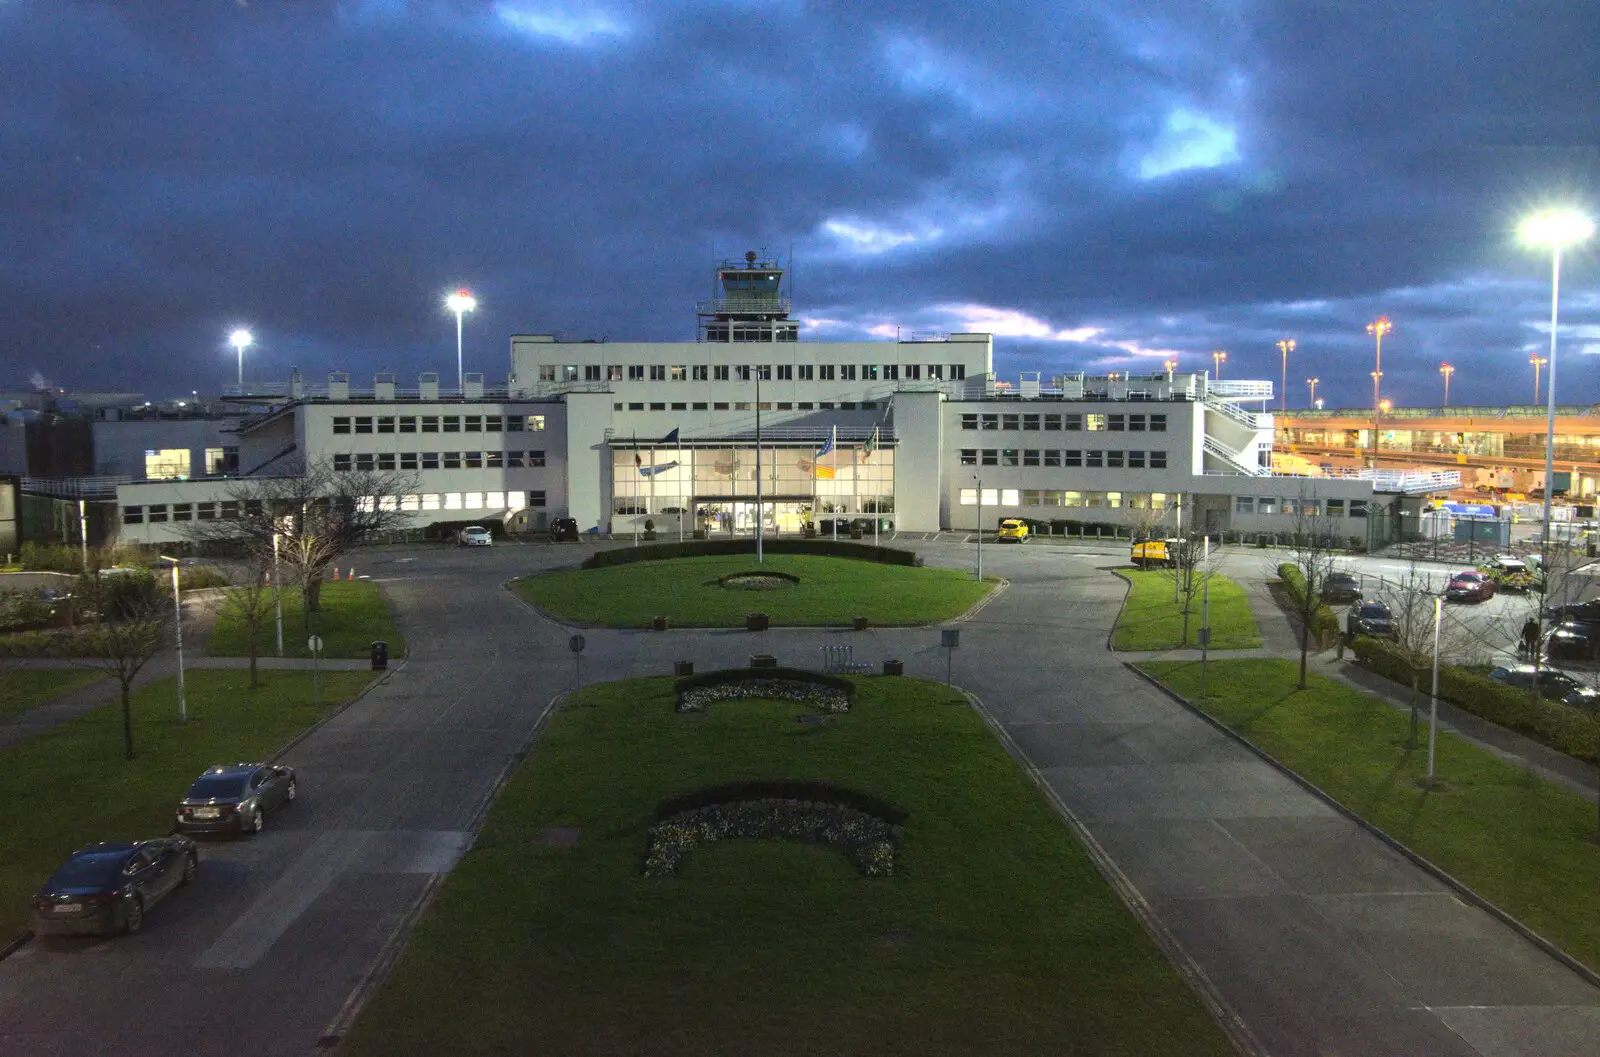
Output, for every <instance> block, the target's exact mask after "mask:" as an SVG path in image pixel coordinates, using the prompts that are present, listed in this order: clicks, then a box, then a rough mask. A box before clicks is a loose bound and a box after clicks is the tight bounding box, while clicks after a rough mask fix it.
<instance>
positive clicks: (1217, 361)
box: [1211, 349, 1228, 382]
mask: <svg viewBox="0 0 1600 1057" xmlns="http://www.w3.org/2000/svg"><path fill="white" fill-rule="evenodd" d="M1211 362H1212V363H1213V364H1214V365H1215V366H1216V370H1217V381H1219V382H1220V381H1222V365H1223V364H1225V363H1227V362H1228V354H1227V353H1226V352H1224V351H1222V350H1221V349H1218V350H1217V351H1215V352H1213V353H1212V354H1211Z"/></svg>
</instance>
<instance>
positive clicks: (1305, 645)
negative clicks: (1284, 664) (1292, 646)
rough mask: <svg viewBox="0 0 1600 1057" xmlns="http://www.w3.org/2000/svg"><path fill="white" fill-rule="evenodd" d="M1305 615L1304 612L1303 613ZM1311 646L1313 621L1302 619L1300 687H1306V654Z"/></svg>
mask: <svg viewBox="0 0 1600 1057" xmlns="http://www.w3.org/2000/svg"><path fill="white" fill-rule="evenodd" d="M1302 616H1304V614H1302ZM1310 647H1311V621H1310V620H1309V619H1302V620H1301V621H1300V689H1302V690H1304V689H1305V688H1306V654H1307V653H1308V652H1309V651H1310Z"/></svg>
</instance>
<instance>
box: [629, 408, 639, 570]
mask: <svg viewBox="0 0 1600 1057" xmlns="http://www.w3.org/2000/svg"><path fill="white" fill-rule="evenodd" d="M628 511H629V514H628V520H629V521H632V522H633V545H634V546H635V547H637V546H638V545H639V430H638V428H637V427H635V429H634V431H633V495H632V496H631V497H629V500H628Z"/></svg>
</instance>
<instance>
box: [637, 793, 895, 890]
mask: <svg viewBox="0 0 1600 1057" xmlns="http://www.w3.org/2000/svg"><path fill="white" fill-rule="evenodd" d="M902 832H903V831H902V829H901V827H900V826H898V825H896V824H894V823H892V822H890V821H888V820H887V819H884V818H880V817H878V816H877V815H874V814H870V813H868V812H866V811H862V810H860V809H858V808H854V807H850V806H847V805H845V804H837V803H832V802H829V801H825V800H820V801H819V800H797V799H789V798H777V797H764V798H760V799H753V800H732V801H725V802H720V803H712V804H706V805H703V806H701V807H696V808H690V809H688V810H685V811H681V812H679V813H677V814H675V815H672V816H669V817H668V818H664V819H662V820H660V821H658V822H657V823H655V825H653V826H651V827H650V844H649V847H648V849H647V850H646V852H645V860H644V873H645V876H646V877H671V876H673V875H675V874H676V873H677V872H678V863H679V862H680V861H681V860H682V859H683V856H684V855H685V854H686V853H687V852H691V851H693V850H694V849H695V848H697V847H699V846H700V845H702V844H710V843H711V842H713V841H719V840H733V839H738V838H749V839H756V840H761V839H773V838H778V839H782V840H800V841H806V842H808V843H811V844H828V845H833V846H836V847H839V848H842V849H844V850H845V851H846V852H847V853H848V854H849V855H850V857H851V858H852V859H853V860H854V861H855V864H856V867H857V869H859V870H860V871H861V874H862V876H864V877H891V876H893V875H894V856H895V851H896V849H898V847H899V844H900V836H901V834H902Z"/></svg>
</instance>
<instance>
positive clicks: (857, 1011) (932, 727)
mask: <svg viewBox="0 0 1600 1057" xmlns="http://www.w3.org/2000/svg"><path fill="white" fill-rule="evenodd" d="M857 687H858V689H857V695H856V700H855V704H854V706H853V708H852V710H851V711H850V712H849V713H846V714H842V715H837V716H834V717H832V718H831V719H830V720H829V722H828V723H827V724H825V725H819V726H809V725H802V724H800V723H798V722H796V719H797V717H798V716H799V715H800V714H802V713H803V712H806V711H807V710H806V709H804V708H803V707H802V706H799V705H797V704H792V703H778V702H766V701H760V702H758V701H723V702H716V703H713V704H712V705H711V706H710V708H709V709H708V710H707V711H706V712H705V713H703V714H699V715H678V714H676V713H675V712H674V711H673V700H674V699H673V692H672V681H671V680H669V679H645V680H635V681H631V682H623V683H609V684H601V685H599V686H594V687H589V688H587V689H585V690H584V691H583V692H582V694H581V695H579V696H578V697H577V698H575V699H574V701H573V702H571V703H570V704H569V706H568V707H567V709H566V710H565V711H563V712H561V713H559V714H557V715H556V716H555V717H554V719H553V721H552V723H551V725H550V727H549V729H548V730H547V731H546V732H545V733H544V734H543V735H542V737H541V738H540V741H539V743H538V745H537V747H536V748H535V749H534V751H533V753H532V754H531V756H530V758H529V760H528V761H527V763H525V764H524V765H523V767H522V768H521V770H520V771H519V772H518V773H517V774H516V775H515V776H514V777H513V778H512V780H511V782H510V783H509V784H508V786H507V788H506V789H505V791H504V793H503V795H502V796H501V798H500V800H499V802H498V803H497V804H496V805H495V807H494V809H493V812H492V813H491V815H490V817H489V819H488V822H487V824H486V826H485V828H484V830H483V832H482V834H481V835H480V836H479V838H478V840H477V842H476V844H475V845H474V847H473V848H472V849H471V850H470V851H469V852H468V854H467V855H466V857H465V858H464V859H463V861H462V862H461V864H460V865H459V866H458V867H457V868H456V870H455V871H454V872H453V873H451V874H450V876H449V878H448V879H447V880H446V881H445V883H444V885H443V887H442V888H441V890H440V892H439V895H438V898H437V901H436V902H435V903H434V905H433V907H432V909H431V911H430V912H429V914H428V915H427V916H426V917H425V918H424V920H423V921H422V922H421V923H420V925H419V927H418V929H417V931H416V933H415V935H414V936H413V937H412V939H411V942H410V944H409V946H408V948H407V950H406V952H405V955H404V956H403V958H402V959H401V960H400V962H399V963H398V964H397V966H396V968H395V970H394V972H393V973H392V974H391V975H390V977H389V979H388V980H387V982H386V983H385V984H384V986H383V988H382V990H381V991H380V992H379V993H378V994H377V995H376V996H375V998H374V1000H373V1001H372V1002H371V1003H370V1004H369V1005H368V1006H367V1008H366V1010H365V1012H364V1013H363V1015H362V1017H361V1019H360V1021H359V1022H358V1024H357V1025H356V1030H355V1032H354V1033H353V1035H352V1037H351V1038H350V1039H348V1040H347V1041H346V1043H345V1045H344V1046H343V1048H342V1049H341V1052H342V1053H345V1054H347V1055H350V1057H363V1055H378V1054H382V1055H385V1057H390V1055H409V1054H417V1055H424V1054H426V1055H430V1057H431V1055H433V1054H440V1053H455V1054H464V1053H473V1054H523V1053H532V1052H535V1051H537V1052H540V1053H560V1054H606V1055H610V1054H624V1053H649V1054H653V1055H676V1054H683V1055H700V1054H712V1053H717V1054H764V1055H765V1054H845V1053H848V1054H866V1053H873V1054H891V1053H893V1054H917V1055H939V1054H956V1053H962V1054H967V1053H1016V1054H1022V1053H1077V1054H1126V1055H1130V1057H1131V1055H1135V1054H1139V1055H1149V1054H1185V1055H1193V1054H1223V1053H1227V1052H1230V1051H1229V1050H1228V1048H1227V1046H1226V1045H1225V1043H1224V1041H1223V1037H1222V1035H1221V1033H1220V1031H1219V1029H1218V1028H1217V1027H1216V1026H1215V1025H1214V1023H1213V1022H1212V1021H1211V1020H1210V1019H1209V1017H1208V1015H1207V1014H1206V1013H1205V1011H1204V1009H1203V1007H1202V1006H1201V1005H1200V1003H1199V1002H1198V1000H1197V999H1196V998H1195V997H1194V996H1193V994H1192V993H1191V992H1190V991H1189V990H1188V989H1187V987H1186V985H1184V984H1183V983H1182V982H1181V980H1180V978H1179V977H1178V975H1177V973H1176V971H1175V970H1174V969H1173V968H1172V966H1171V964H1170V963H1168V962H1167V961H1166V960H1165V958H1164V957H1163V956H1162V955H1161V954H1160V953H1159V952H1158V950H1157V949H1156V948H1155V947H1154V945H1153V944H1152V943H1151V941H1150V940H1149V938H1148V937H1147V936H1146V935H1145V933H1144V932H1143V930H1142V929H1141V927H1140V926H1139V925H1138V924H1137V923H1136V922H1135V921H1134V919H1133V918H1132V917H1131V916H1130V915H1129V914H1128V912H1127V910H1126V908H1124V907H1123V906H1122V904H1121V903H1120V902H1119V901H1118V899H1117V898H1116V896H1115V895H1114V894H1113V893H1112V891H1111V889H1110V888H1109V887H1108V886H1107V885H1106V884H1105V882H1104V881H1103V880H1102V879H1101V877H1100V876H1099V874H1098V873H1097V872H1096V871H1095V868H1094V866H1093V865H1092V864H1091V863H1090V861H1089V859H1088V857H1087V855H1086V854H1085V853H1084V852H1083V851H1082V849H1081V848H1080V847H1079V846H1078V845H1077V843H1076V842H1075V841H1074V840H1073V839H1072V837H1071V836H1070V834H1069V831H1068V830H1067V829H1066V827H1065V825H1064V824H1063V823H1062V821H1061V820H1060V818H1059V817H1058V816H1057V815H1056V814H1055V813H1054V811H1053V810H1052V809H1051V808H1050V807H1049V806H1048V804H1047V803H1046V801H1045V800H1044V798H1043V797H1042V796H1040V795H1039V793H1038V792H1037V790H1036V789H1035V788H1034V787H1033V785H1032V783H1030V782H1029V781H1028V779H1027V778H1026V776H1025V775H1024V774H1023V773H1022V772H1021V771H1020V770H1019V769H1018V768H1017V767H1016V765H1015V764H1014V763H1013V762H1012V761H1011V759H1010V758H1009V757H1008V756H1007V755H1006V754H1005V752H1004V750H1003V749H1002V748H1001V746H1000V744H999V743H998V742H997V741H996V740H995V739H994V737H993V736H992V735H991V734H990V732H989V731H988V729H987V728H986V727H985V726H984V724H983V721H982V720H981V719H980V718H979V717H978V716H977V715H976V714H975V713H973V712H972V710H971V709H970V708H969V707H968V706H967V704H966V703H965V701H963V700H962V699H961V698H960V697H958V696H956V695H953V694H951V693H950V692H949V691H947V690H946V689H945V688H944V687H942V686H939V685H937V684H933V683H925V682H921V681H916V680H910V679H883V678H868V679H862V680H859V681H857ZM772 777H782V778H788V779H805V780H818V781H829V782H835V783H838V784H841V785H846V786H849V787H851V788H853V789H857V790H860V791H862V792H865V793H868V794H871V795H873V796H876V797H879V798H881V799H883V800H886V801H888V802H889V803H891V804H893V805H895V806H896V807H898V808H899V809H901V810H904V811H906V812H908V819H907V821H906V825H905V836H904V839H903V842H902V844H901V847H900V851H899V854H898V858H897V861H896V865H895V876H893V877H891V878H865V877H862V876H860V875H859V874H858V873H857V872H856V868H855V866H854V864H853V863H852V862H851V861H850V860H849V859H848V858H847V856H846V855H845V854H844V853H843V852H841V851H839V850H836V849H829V848H824V847H820V846H811V845H803V844H798V843H787V842H783V841H776V840H768V841H753V840H752V841H728V842H718V843H712V844H709V845H707V846H704V847H702V848H700V849H698V850H695V851H692V852H690V853H689V855H688V856H687V857H686V858H685V859H684V862H683V865H682V866H681V867H680V870H679V873H678V875H677V876H676V877H673V878H646V877H644V876H642V874H641V866H642V861H643V855H644V851H645V845H646V837H647V831H648V827H649V824H650V821H651V817H652V812H653V810H654V808H655V805H656V804H657V803H658V802H659V801H660V800H661V799H663V798H666V797H670V796H673V795H676V794H680V793H683V792H686V791H688V790H693V789H696V788H700V787H702V786H707V785H714V784H719V783H724V782H728V781H734V780H740V779H753V778H772ZM553 825H563V826H576V827H579V828H580V830H581V838H580V840H579V843H578V844H577V846H575V847H551V846H548V845H546V844H544V843H543V842H542V841H541V839H540V837H541V833H542V832H543V830H544V829H545V827H547V826H553Z"/></svg>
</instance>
